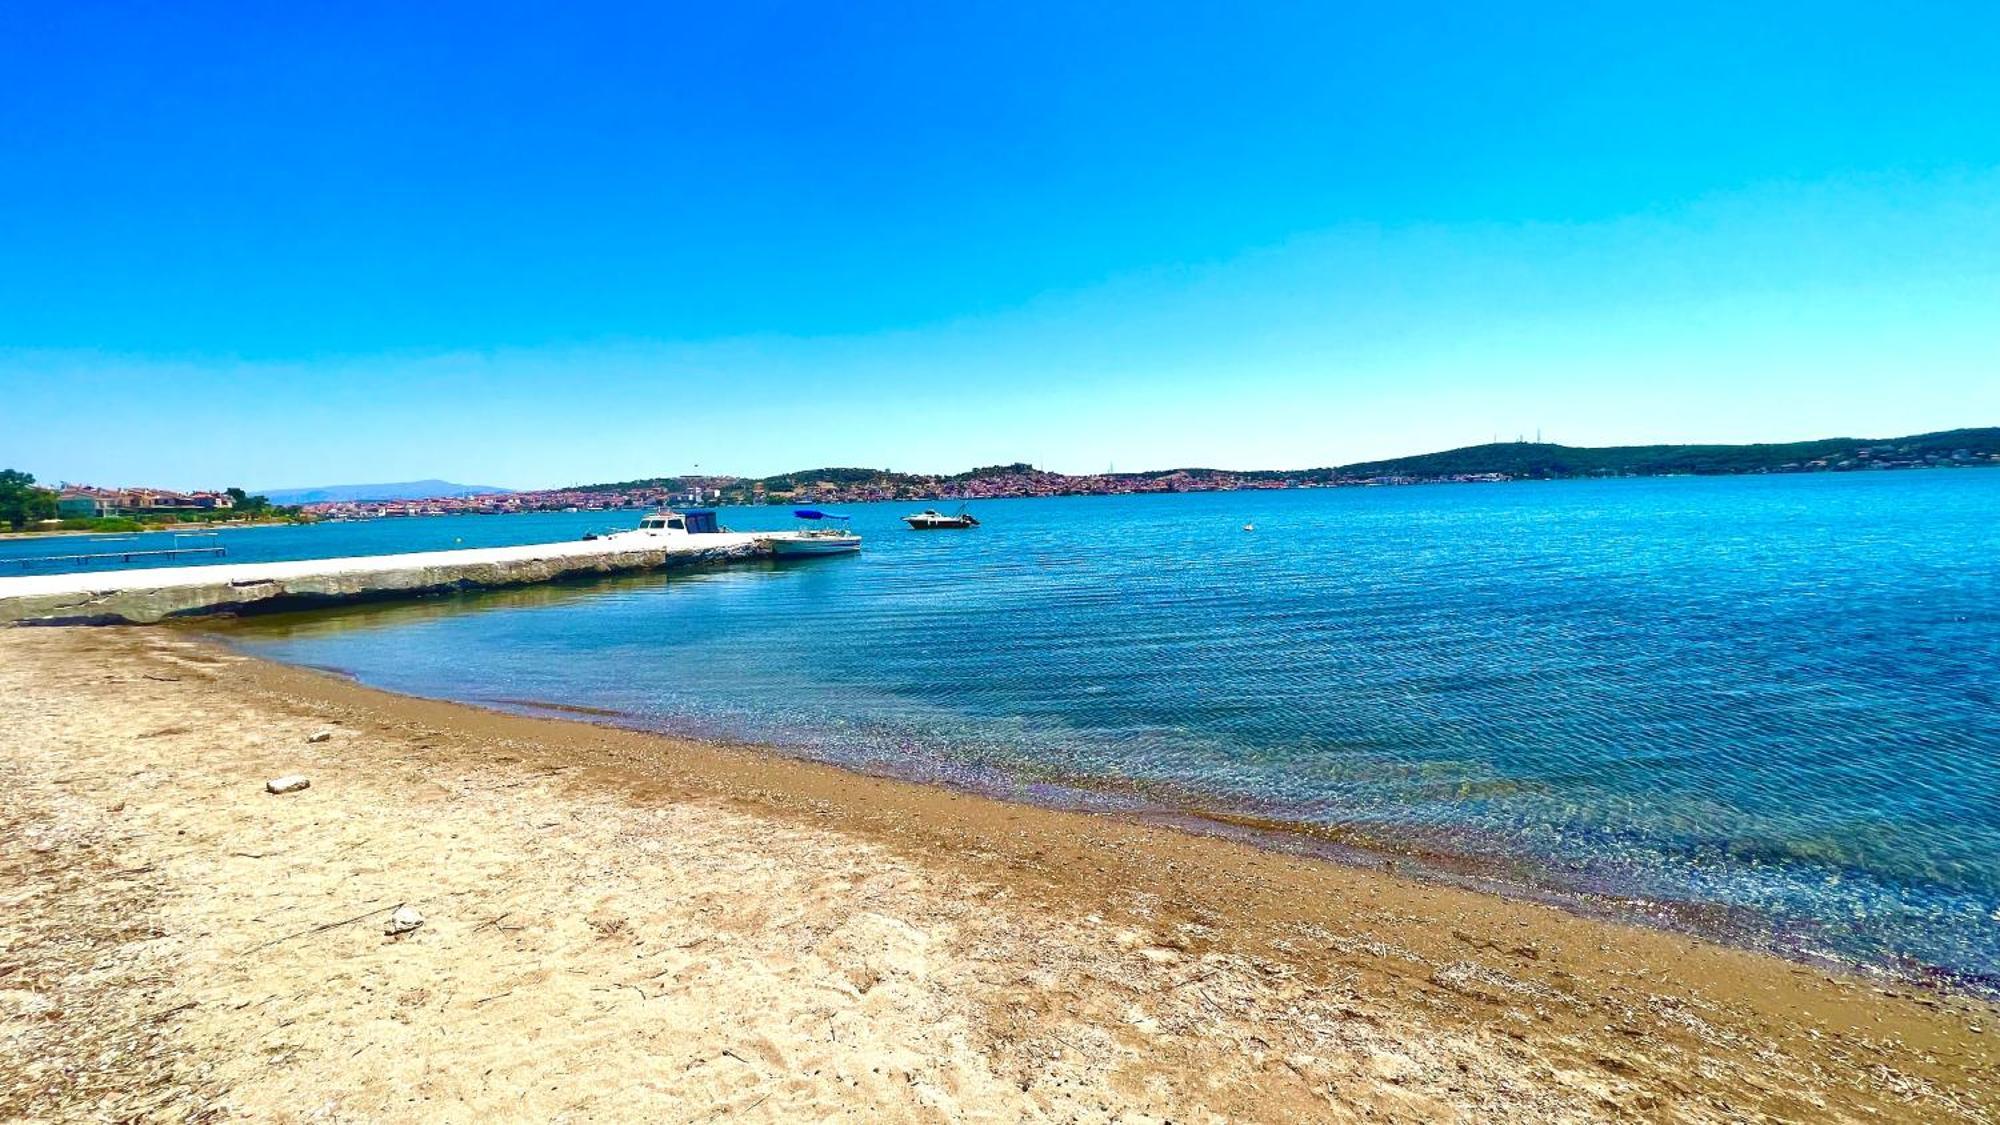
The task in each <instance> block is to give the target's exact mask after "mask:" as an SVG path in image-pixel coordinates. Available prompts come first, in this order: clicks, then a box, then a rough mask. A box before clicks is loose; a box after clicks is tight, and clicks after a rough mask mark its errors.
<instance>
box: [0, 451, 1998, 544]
mask: <svg viewBox="0 0 2000 1125" xmlns="http://www.w3.org/2000/svg"><path fill="white" fill-rule="evenodd" d="M1992 466H2000V427H1985V428H1979V429H1960V430H1947V431H1943V432H1939V433H1932V434H1917V435H1913V436H1910V437H1902V438H1888V439H1876V440H1861V439H1855V438H1826V439H1821V440H1818V441H1803V442H1790V443H1783V444H1762V445H1649V446H1611V447H1602V448H1588V447H1577V446H1565V445H1558V444H1555V443H1552V442H1543V441H1539V440H1537V441H1513V442H1494V443H1490V444H1486V445H1476V446H1467V447H1465V448H1462V449H1453V450H1447V451H1445V452H1441V453H1426V454H1420V455H1417V456H1412V457H1399V458H1394V459H1391V460H1387V461H1372V462H1363V463H1358V464H1352V465H1345V466H1341V467H1338V468H1324V469H1304V470H1295V471H1294V470H1249V471H1232V470H1225V469H1167V470H1159V471H1153V472H1137V473H1118V472H1109V471H1107V472H1103V473H1090V474H1082V475H1071V474H1066V473H1056V472H1050V471H1048V470H1045V469H1039V468H1036V467H1034V466H1032V465H1028V464H1025V463H1015V464H1012V465H992V466H987V467H985V468H979V469H972V470H969V471H967V472H963V473H955V474H951V475H939V474H919V473H898V472H892V471H890V470H886V469H856V468H823V469H810V470H805V471H802V472H794V473H784V474H780V475H778V476H770V477H759V478H744V477H733V476H714V475H690V476H676V477H651V478H647V479H644V480H629V481H619V482H615V483H607V484H589V485H575V486H571V487H566V488H551V489H538V490H532V491H521V492H513V491H504V490H494V491H473V490H470V489H465V490H461V492H460V494H458V495H450V496H442V495H441V496H428V497H421V496H420V497H411V498H404V499H329V500H315V501H310V502H305V503H299V504H295V505H285V504H275V503H272V502H271V501H270V500H268V499H266V498H265V497H263V496H254V495H250V494H247V493H245V492H244V491H243V490H242V489H240V488H228V489H221V490H209V491H196V492H177V491H174V490H171V489H163V488H95V487H92V486H89V485H81V484H62V485H60V486H58V487H55V488H49V487H46V486H40V485H36V484H34V478H33V477H30V476H28V475H27V474H25V473H19V472H14V471H12V470H8V471H6V472H4V473H0V523H10V524H11V525H12V526H13V528H14V529H15V530H72V529H84V530H119V529H132V528H137V527H142V526H152V525H161V524H171V523H177V522H178V523H187V522H246V521H255V522H268V521H273V520H287V521H293V522H309V521H314V520H358V519H381V518H385V517H399V516H445V515H504V514H507V513H510V512H548V511H616V510H629V509H645V508H659V507H672V506H677V505H678V506H687V505H694V506H699V505H709V504H716V505H737V504H842V503H849V504H852V503H867V502H871V501H939V500H946V501H966V500H1000V499H1013V498H1020V497H1042V496H1123V495H1133V494H1141V493H1181V492H1234V491H1247V490H1283V489H1303V488H1366V487H1381V486H1393V485H1412V484H1504V483H1507V482H1511V481H1530V480H1566V479H1576V478H1600V477H1634V476H1730V475H1744V474H1763V473H1851V472H1863V471H1885V470H1911V469H1966V468H1978V467H1992ZM424 483H426V484H436V485H438V486H440V488H441V490H442V489H448V488H449V487H450V486H448V485H446V484H445V482H442V481H437V482H424ZM280 496H281V498H283V494H280Z"/></svg>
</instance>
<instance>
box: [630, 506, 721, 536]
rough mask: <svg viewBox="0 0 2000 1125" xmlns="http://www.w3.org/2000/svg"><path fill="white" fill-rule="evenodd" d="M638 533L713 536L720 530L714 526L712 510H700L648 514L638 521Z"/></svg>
mask: <svg viewBox="0 0 2000 1125" xmlns="http://www.w3.org/2000/svg"><path fill="white" fill-rule="evenodd" d="M639 530H640V531H652V532H662V531H663V532H666V533H667V534H669V535H671V534H673V533H675V532H679V533H681V534H684V535H714V534H715V533H717V532H718V531H721V530H722V529H721V528H720V527H717V526H716V523H715V512H714V510H713V509H708V508H701V509H695V510H691V511H686V512H650V513H648V514H647V515H646V517H645V518H644V519H641V520H640V521H639Z"/></svg>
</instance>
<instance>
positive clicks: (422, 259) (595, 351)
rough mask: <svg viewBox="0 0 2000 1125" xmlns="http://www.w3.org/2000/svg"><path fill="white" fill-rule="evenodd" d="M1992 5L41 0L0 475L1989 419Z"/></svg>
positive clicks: (24, 85)
mask: <svg viewBox="0 0 2000 1125" xmlns="http://www.w3.org/2000/svg"><path fill="white" fill-rule="evenodd" d="M1996 58H2000V7H1996V6H1994V5H1992V4H1990V3H1963V4H1927V3H1922V2H1913V3H1900V4H1897V5H1893V6H1889V5H1881V4H1849V3H1842V2H1839V0H1822V2H1819V3H1813V4H1804V3H1799V4H1786V3H1764V4H1743V3H1740V2H1738V3H1731V4H1705V3H1699V2H1691V3H1684V4H1677V5H1649V6H1640V5H1621V4H1601V3H1592V4H1577V5H1565V4H1559V3H1550V4H1541V5H1532V6H1525V5H1505V6H1501V5H1492V6H1487V5H1480V4H1476V3H1455V4H1440V5H1427V4H1423V3H1409V4H1399V5H1370V6H1367V7H1366V8H1365V9H1363V8H1360V7H1357V8H1355V9H1354V10H1344V9H1343V8H1341V7H1339V6H1336V5H1330V4H1324V3H1320V4H1300V5H1241V4H1236V5H1223V4H1213V5H1206V4H1204V5H1191V4H1190V5H1183V4H1175V3H1170V2H1157V3H1149V4H1145V5H1140V4H1097V5H1068V4H1064V5H1037V4H1031V3H1010V4H1004V5H1003V4H962V5H935V4H909V5H881V4H865V3H857V4H847V5H826V4H819V5H774V4H760V3H738V4H724V5H700V6H675V5H668V4H630V5H604V4H589V3H574V4H565V5H561V6H560V7H559V10H558V6H554V5H549V6H532V7H531V6H526V5H518V6H517V5H511V4H506V3H483V4H479V5H464V6H453V5H448V4H437V5H366V4H356V5H342V6H319V5H205V4H201V3H194V2H190V3H182V4H174V5H152V4H136V3H134V4H108V3H89V2H69V3H48V4H43V3H35V2H31V0H22V2H17V3H11V4H8V5H6V6H4V7H0V467H7V466H12V467H16V468H21V469H25V470H27V471H30V472H33V473H35V474H36V475H37V476H38V477H40V478H41V479H43V480H45V481H56V480H68V481H83V482H92V483H99V484H136V483H147V484H154V485H162V486H168V487H219V486H222V485H225V484H238V485H243V486H247V487H253V488H257V487H263V488H276V487H288V486H301V485H313V484H329V483H346V482H367V481H387V480H403V479H420V478H429V477H443V478H447V479H452V480H457V481H462V482H469V483H477V484H487V485H499V486H506V487H516V488H528V487H542V486H554V485H562V484H570V483H582V482H590V481H603V480H619V479H627V478H632V477H642V476H653V475H670V474H679V473H689V472H702V473H711V474H718V473H730V474H736V475H764V474H769V473H776V472H782V471H788V470H793V469H800V468H807V467H816V466H821V465H860V466H872V467H882V468H893V469H897V470H903V471H913V472H923V471H944V472H950V471H958V470H961V469H965V468H969V467H972V466H975V465H984V464H996V463H1007V462H1013V461H1028V462H1031V463H1035V464H1039V465H1042V466H1043V467H1046V468H1050V469H1056V470H1060V471H1068V472H1094V471H1100V470H1103V469H1105V468H1107V467H1116V468H1118V469H1121V470H1125V469H1150V468H1166V467H1174V466H1196V465H1198V466H1214V467H1224V468H1288V467H1289V468H1303V467H1312V466H1320V465H1328V464H1341V463H1347V462H1353V461H1360V460H1368V459H1372V458H1378V457H1386V456H1395V455H1400V454H1405V453H1419V452H1426V451H1430V450H1435V449H1443V448H1451V447H1456V446H1461V445H1468V444H1475V443H1478V442H1484V441H1489V440H1493V439H1494V438H1496V437H1498V438H1501V439H1503V440H1504V439H1511V438H1513V437H1515V436H1517V435H1525V436H1529V437H1532V436H1533V435H1534V434H1535V433H1536V432H1538V431H1539V432H1540V433H1541V434H1542V435H1543V436H1544V438H1546V439H1547V440H1552V441H1562V442H1566V443H1570V444H1578V445H1609V444H1626V443H1642V442H1677V441H1704V442H1706V441H1718V442H1734V441H1785V440H1798V439H1805V438H1815V437H1826V436H1859V437H1887V436H1896V435H1900V434H1905V433H1915V432H1923V431H1929V430H1938V429H1950V428H1956V427H1959V426H1974V425H1994V424H2000V66H1996V65H1994V62H1993V60H1994V59H1996Z"/></svg>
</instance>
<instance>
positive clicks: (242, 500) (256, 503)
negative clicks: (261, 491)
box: [222, 488, 271, 512]
mask: <svg viewBox="0 0 2000 1125" xmlns="http://www.w3.org/2000/svg"><path fill="white" fill-rule="evenodd" d="M222 491H223V492H224V493H226V494H227V495H228V496H229V499H230V500H231V501H232V502H233V503H234V505H235V508H236V510H237V511H239V512H261V511H263V510H264V509H266V508H269V507H270V506H271V501H270V499H269V498H268V497H264V496H252V495H250V494H249V493H247V492H244V491H243V490H242V489H240V488H225V489H223V490H222Z"/></svg>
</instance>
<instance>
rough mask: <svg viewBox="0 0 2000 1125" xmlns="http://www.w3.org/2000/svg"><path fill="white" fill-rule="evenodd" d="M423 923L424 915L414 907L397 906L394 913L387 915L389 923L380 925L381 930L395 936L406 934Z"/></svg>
mask: <svg viewBox="0 0 2000 1125" xmlns="http://www.w3.org/2000/svg"><path fill="white" fill-rule="evenodd" d="M423 924H424V916H423V915H421V914H419V913H417V908H416V907H414V906H399V907H397V908H396V912H395V913H394V914H391V915H389V924H388V925H386V926H383V927H382V932H383V933H385V934H388V935H389V936H390V937H395V936H397V935H398V934H407V933H409V932H410V931H411V930H414V929H416V928H417V927H418V926H421V925H423Z"/></svg>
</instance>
